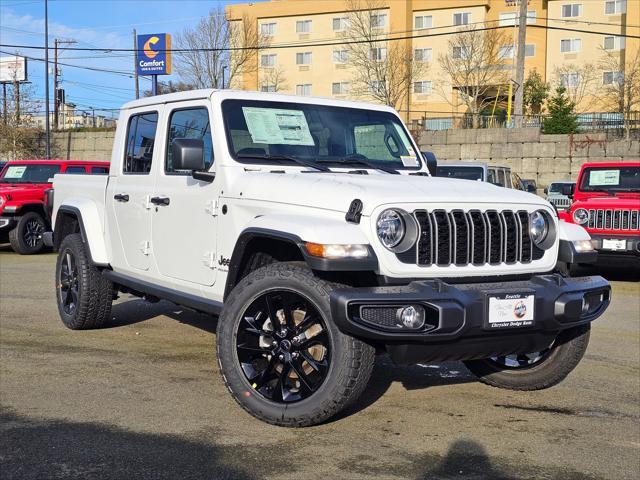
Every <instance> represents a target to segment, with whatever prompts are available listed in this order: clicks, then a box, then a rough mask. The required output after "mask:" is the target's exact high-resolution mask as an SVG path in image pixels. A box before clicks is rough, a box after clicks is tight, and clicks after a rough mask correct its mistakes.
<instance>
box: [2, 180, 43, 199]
mask: <svg viewBox="0 0 640 480" xmlns="http://www.w3.org/2000/svg"><path fill="white" fill-rule="evenodd" d="M48 185H49V184H46V183H45V184H33V183H29V184H25V185H20V184H16V183H9V184H0V195H2V196H3V197H5V199H6V200H7V201H8V202H20V201H24V200H42V198H43V195H44V191H45V189H46V188H47V186H48Z"/></svg>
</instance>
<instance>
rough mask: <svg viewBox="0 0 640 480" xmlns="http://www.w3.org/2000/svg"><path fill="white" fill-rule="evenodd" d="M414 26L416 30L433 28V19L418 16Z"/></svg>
mask: <svg viewBox="0 0 640 480" xmlns="http://www.w3.org/2000/svg"><path fill="white" fill-rule="evenodd" d="M413 25H414V28H415V29H416V30H422V29H423V28H432V27H433V17H432V16H431V15H418V16H417V17H416V18H415V19H414V23H413Z"/></svg>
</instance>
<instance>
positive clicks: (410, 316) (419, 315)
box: [398, 305, 425, 329]
mask: <svg viewBox="0 0 640 480" xmlns="http://www.w3.org/2000/svg"><path fill="white" fill-rule="evenodd" d="M424 320H425V315H424V308H423V307H421V306H420V305H416V306H413V305H410V306H408V307H404V308H400V309H398V323H400V324H401V325H403V326H405V327H407V328H413V329H417V328H422V327H423V326H424Z"/></svg>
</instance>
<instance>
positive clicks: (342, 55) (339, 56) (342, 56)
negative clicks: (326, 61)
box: [333, 50, 349, 63]
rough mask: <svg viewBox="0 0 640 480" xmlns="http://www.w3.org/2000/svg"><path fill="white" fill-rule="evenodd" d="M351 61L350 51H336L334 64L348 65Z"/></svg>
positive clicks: (334, 52)
mask: <svg viewBox="0 0 640 480" xmlns="http://www.w3.org/2000/svg"><path fill="white" fill-rule="evenodd" d="M348 61H349V50H334V51H333V63H347V62H348Z"/></svg>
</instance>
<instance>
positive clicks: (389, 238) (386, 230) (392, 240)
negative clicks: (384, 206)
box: [376, 210, 405, 249]
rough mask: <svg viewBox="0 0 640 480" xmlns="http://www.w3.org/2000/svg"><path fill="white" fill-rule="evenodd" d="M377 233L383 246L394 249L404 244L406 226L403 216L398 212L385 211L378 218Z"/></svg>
mask: <svg viewBox="0 0 640 480" xmlns="http://www.w3.org/2000/svg"><path fill="white" fill-rule="evenodd" d="M376 231H377V233H378V238H379V239H380V241H381V242H382V244H383V245H384V246H385V247H386V248H388V249H392V248H393V247H396V246H398V245H399V244H400V242H402V239H403V238H404V233H405V224H404V220H403V218H402V214H401V213H400V212H398V211H396V210H385V211H384V212H382V213H381V214H380V216H379V217H378V221H377V222H376Z"/></svg>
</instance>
